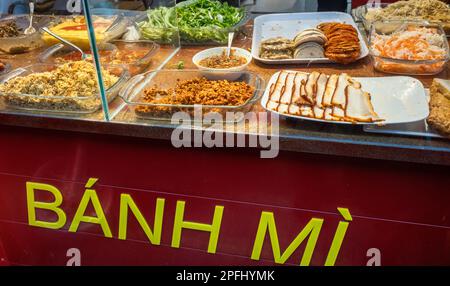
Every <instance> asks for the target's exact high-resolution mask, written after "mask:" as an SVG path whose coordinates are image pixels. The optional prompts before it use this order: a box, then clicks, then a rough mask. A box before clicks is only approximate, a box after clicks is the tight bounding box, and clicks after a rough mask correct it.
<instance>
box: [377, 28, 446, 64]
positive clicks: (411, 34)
mask: <svg viewBox="0 0 450 286" xmlns="http://www.w3.org/2000/svg"><path fill="white" fill-rule="evenodd" d="M443 41H444V38H443V37H442V35H440V34H438V33H437V32H436V30H435V29H432V28H417V27H408V28H407V29H406V30H405V31H401V32H397V33H394V34H391V35H375V36H374V38H373V39H372V49H373V51H374V52H375V55H377V56H383V57H387V58H393V59H402V60H436V59H444V58H445V56H446V50H445V49H444V48H443V46H444V43H443Z"/></svg>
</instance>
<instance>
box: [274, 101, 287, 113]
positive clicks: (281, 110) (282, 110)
mask: <svg viewBox="0 0 450 286" xmlns="http://www.w3.org/2000/svg"><path fill="white" fill-rule="evenodd" d="M277 111H278V112H279V113H283V114H288V113H289V104H284V103H280V105H278V109H277Z"/></svg>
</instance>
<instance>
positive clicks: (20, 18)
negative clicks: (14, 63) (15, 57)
mask: <svg viewBox="0 0 450 286" xmlns="http://www.w3.org/2000/svg"><path fill="white" fill-rule="evenodd" d="M8 22H14V23H16V25H17V27H18V28H19V29H20V31H21V32H20V34H19V36H17V37H0V52H3V53H7V54H21V53H26V52H29V51H31V50H34V49H37V48H40V47H42V46H43V45H44V43H43V41H42V39H41V33H40V31H39V28H41V27H43V26H45V24H46V23H47V21H45V19H44V18H43V17H33V27H34V28H35V29H36V32H34V33H32V34H29V35H25V34H23V31H24V30H25V29H26V28H28V26H29V24H30V20H29V16H28V15H14V16H8V17H5V18H2V19H0V25H5V24H6V23H8Z"/></svg>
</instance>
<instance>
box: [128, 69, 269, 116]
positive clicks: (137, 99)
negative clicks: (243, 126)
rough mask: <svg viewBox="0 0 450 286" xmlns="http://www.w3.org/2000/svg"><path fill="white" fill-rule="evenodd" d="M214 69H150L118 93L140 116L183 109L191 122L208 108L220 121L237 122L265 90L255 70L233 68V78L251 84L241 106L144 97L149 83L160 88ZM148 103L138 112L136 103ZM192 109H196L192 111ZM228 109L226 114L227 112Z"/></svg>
mask: <svg viewBox="0 0 450 286" xmlns="http://www.w3.org/2000/svg"><path fill="white" fill-rule="evenodd" d="M213 73H214V72H200V71H198V70H182V71H180V70H159V71H150V72H147V73H145V74H140V75H137V76H135V77H133V78H132V79H131V80H130V81H129V82H128V84H127V85H126V86H125V87H124V88H123V89H122V90H121V92H120V97H122V99H123V100H124V101H125V102H126V104H127V105H128V107H129V108H130V109H131V110H132V111H133V112H134V113H135V114H136V116H137V117H138V118H141V119H152V120H168V121H170V120H171V119H172V116H173V115H174V114H175V113H176V112H186V113H188V114H189V115H190V116H191V120H192V121H193V122H198V121H202V120H203V118H197V117H196V116H195V114H199V112H201V114H202V115H203V117H204V116H205V115H206V114H208V113H211V112H215V113H218V114H220V115H222V116H221V118H222V120H218V121H222V122H239V121H240V120H242V119H243V117H244V114H245V113H246V112H248V111H249V110H250V109H251V108H252V106H253V104H254V103H255V102H256V101H258V100H259V99H260V97H261V94H262V92H263V91H264V81H263V80H262V79H261V78H260V77H259V76H258V75H256V74H254V73H251V72H234V73H238V74H239V75H240V76H239V77H238V78H237V79H236V81H238V82H245V83H247V84H249V85H250V86H252V87H253V88H254V89H255V91H254V93H253V96H252V97H251V98H250V99H249V100H247V102H245V103H244V104H242V105H240V106H221V105H172V104H151V103H146V102H144V101H143V96H144V90H146V89H148V88H152V87H157V88H161V89H168V88H174V87H175V86H176V84H177V82H178V81H179V80H181V81H182V80H190V79H194V78H201V77H202V76H205V74H210V75H211V74H213ZM140 106H141V107H143V106H145V107H147V109H148V112H145V113H143V112H140V111H139V110H138V107H140ZM194 112H195V113H194ZM227 112H231V113H233V114H231V113H230V114H229V115H228V116H226V115H227V114H226V113H227Z"/></svg>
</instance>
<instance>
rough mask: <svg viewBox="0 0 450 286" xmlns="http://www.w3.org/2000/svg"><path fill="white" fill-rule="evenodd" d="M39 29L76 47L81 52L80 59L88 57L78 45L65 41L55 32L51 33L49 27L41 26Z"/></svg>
mask: <svg viewBox="0 0 450 286" xmlns="http://www.w3.org/2000/svg"><path fill="white" fill-rule="evenodd" d="M41 30H42V31H44V32H46V33H47V34H49V35H51V36H53V37H54V38H56V39H58V40H60V41H61V42H63V43H64V44H67V45H69V46H71V47H72V48H74V49H76V50H77V51H79V52H80V53H81V59H82V60H85V59H86V58H87V57H88V55H87V54H86V53H85V52H83V50H82V49H80V48H79V47H78V46H76V45H75V44H73V43H72V42H69V41H67V40H66V39H64V38H62V37H60V36H58V35H57V34H55V33H53V32H52V31H50V29H49V28H47V27H43V28H41Z"/></svg>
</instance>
